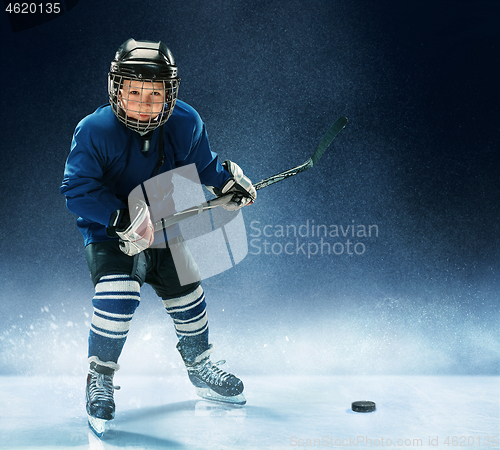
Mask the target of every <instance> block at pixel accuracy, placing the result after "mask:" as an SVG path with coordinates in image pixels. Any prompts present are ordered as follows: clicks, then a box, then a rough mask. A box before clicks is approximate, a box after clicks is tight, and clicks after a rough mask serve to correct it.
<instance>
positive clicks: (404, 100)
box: [0, 0, 500, 375]
mask: <svg viewBox="0 0 500 450" xmlns="http://www.w3.org/2000/svg"><path fill="white" fill-rule="evenodd" d="M72 3H75V2H72ZM73 6H74V7H73V8H72V9H71V10H69V9H70V8H69V7H68V10H69V11H68V12H66V13H64V14H62V15H61V16H60V17H57V18H55V19H54V20H51V21H49V22H46V23H44V24H41V25H39V26H34V27H32V28H29V29H25V30H22V31H18V32H13V31H12V28H11V27H10V23H9V18H8V16H7V14H6V13H5V12H3V13H2V15H1V20H2V44H1V66H2V72H1V77H2V86H3V94H2V95H1V96H0V97H1V114H2V120H1V122H0V126H1V135H2V150H1V152H2V153H1V154H2V164H1V168H0V171H1V192H2V200H1V202H2V204H1V217H2V219H1V229H2V239H1V244H0V245H1V248H0V252H1V258H0V280H1V302H0V373H3V374H38V373H50V372H54V371H62V372H68V373H74V372H78V373H79V372H81V371H84V370H85V369H86V362H85V356H86V338H87V334H88V324H89V321H90V316H91V311H92V309H91V298H92V295H93V289H92V284H91V282H90V279H89V276H88V271H87V267H86V263H85V259H84V255H83V243H82V239H81V236H80V234H79V233H78V231H77V229H76V225H75V217H73V216H72V215H71V214H70V213H69V212H68V211H67V210H66V208H65V205H64V198H63V197H62V196H61V195H60V194H59V192H58V188H59V185H60V182H61V179H62V172H63V168H64V162H65V158H66V156H67V154H68V151H69V146H70V142H71V136H72V133H73V130H74V128H75V126H76V124H77V123H78V121H79V120H80V119H81V118H83V117H84V116H85V115H87V114H90V113H92V112H93V111H94V110H95V109H96V108H97V107H98V106H99V105H101V104H105V103H106V102H107V72H108V69H109V64H110V61H111V59H112V58H113V56H114V52H115V51H116V49H117V48H118V46H119V45H120V44H121V43H122V42H123V41H125V40H126V39H128V38H129V37H134V38H136V39H149V40H162V41H164V42H165V43H166V44H167V45H168V46H169V47H170V49H171V50H172V52H173V54H174V56H175V58H176V62H177V64H178V67H179V74H180V77H181V79H182V81H181V86H180V94H179V98H181V99H182V100H184V101H186V102H187V103H189V104H191V105H192V106H193V107H194V108H196V109H197V110H198V112H199V113H200V115H201V116H202V118H203V119H204V121H205V123H206V125H207V128H208V132H209V137H210V140H211V143H212V148H213V150H214V151H216V152H218V153H219V154H220V156H221V158H222V159H231V160H233V161H235V162H237V163H238V164H239V165H240V166H241V167H242V168H243V169H244V171H245V173H246V174H247V175H248V176H249V177H250V178H251V179H252V180H254V181H258V180H260V179H262V178H265V177H268V176H270V175H273V174H275V173H277V172H281V171H282V170H284V169H288V168H290V167H293V166H295V165H297V164H299V163H301V162H303V161H304V160H305V159H307V158H308V157H309V155H310V154H311V153H312V151H313V150H314V148H315V147H316V145H317V143H318V142H319V141H320V139H321V138H322V136H323V134H324V133H325V132H326V131H327V129H328V128H329V126H330V125H331V124H332V123H333V121H334V120H335V119H336V118H337V117H338V116H340V115H345V116H347V117H348V118H349V123H348V125H347V126H346V128H345V129H344V130H343V131H342V132H341V133H340V134H339V136H338V137H337V139H336V140H335V141H334V143H333V145H332V147H331V148H330V149H329V150H328V152H327V153H326V154H325V155H324V156H323V158H322V160H321V162H320V164H319V165H318V166H317V167H315V168H314V169H313V170H311V171H308V172H305V173H303V174H300V175H298V176H297V177H294V178H291V179H289V180H285V181H283V182H282V183H279V184H276V185H274V186H270V187H268V188H266V189H264V190H261V191H259V197H258V200H257V202H256V203H255V204H254V205H252V206H251V207H248V208H245V209H244V211H243V215H244V218H245V223H246V226H247V232H248V234H249V243H250V241H251V239H256V237H255V234H257V232H256V231H255V228H256V227H257V228H260V229H261V230H262V229H263V227H264V226H266V225H269V226H270V227H268V228H267V230H271V229H272V230H276V229H278V228H279V226H284V227H286V226H287V225H290V226H295V227H296V228H299V227H300V226H301V225H305V224H307V223H310V224H312V223H313V222H312V221H314V223H315V224H325V225H327V226H328V227H330V226H331V225H342V226H344V228H345V227H347V226H348V225H352V224H355V225H359V224H362V225H365V226H368V225H374V224H375V225H377V227H378V236H372V237H370V238H354V239H352V241H353V242H362V243H363V245H364V246H365V247H364V249H365V251H364V252H363V254H362V255H347V254H346V253H345V252H344V254H342V255H338V256H337V255H333V254H330V255H327V254H323V255H321V254H317V255H312V256H311V257H310V258H308V257H307V255H303V254H302V253H301V252H300V251H299V252H297V254H293V255H287V254H285V253H284V252H280V251H279V249H280V248H281V247H280V245H281V246H283V245H284V244H286V243H287V242H296V241H295V238H282V237H278V236H271V237H268V238H267V240H268V242H269V245H273V244H275V245H274V247H272V248H273V249H274V251H270V254H265V253H264V248H263V247H262V245H263V244H262V241H260V243H257V242H258V241H254V245H253V246H252V245H251V246H250V247H249V251H250V253H249V254H248V256H247V257H246V258H245V260H244V261H243V262H241V263H240V264H238V265H237V266H236V267H235V268H233V269H232V270H230V271H228V272H225V273H223V274H221V275H218V276H216V277H213V278H211V279H208V280H206V281H205V283H204V287H205V290H206V292H207V301H208V305H209V306H208V308H209V320H210V323H211V336H212V341H213V342H214V344H215V346H216V349H217V350H216V351H217V353H218V354H220V355H221V356H223V357H224V358H227V359H228V362H230V364H231V365H232V366H231V367H232V368H233V369H234V370H236V371H239V373H255V374H261V375H266V374H268V373H288V374H301V373H308V374H336V373H339V374H345V373H356V374H358V373H363V374H409V373H411V374H489V375H491V374H498V373H499V367H500V365H499V328H500V327H499V295H498V294H499V283H498V269H499V240H500V239H499V236H500V230H499V204H500V203H499V200H500V198H499V193H500V192H499V190H500V189H499V183H498V174H499V159H500V158H499V151H498V132H499V119H500V113H499V107H498V99H499V83H498V79H497V77H498V73H497V69H498V67H499V55H500V33H499V27H498V25H497V23H496V22H497V21H496V18H497V17H498V16H499V13H500V4H499V3H498V2H495V1H441V0H437V1H433V2H429V1H407V2H397V1H377V2H373V1H360V0H358V1H345V0H338V1H334V0H329V1H326V0H323V1H319V0H318V1H305V0H302V1H293V0H290V1H289V0H287V1H284V0H277V1H251V2H249V1H222V0H214V1H210V2H202V1H192V0H186V1H183V2H173V1H165V2H152V1H147V0H146V1H141V2H140V3H139V2H131V1H122V2H120V3H119V5H118V4H117V3H114V4H112V2H98V1H95V0H87V1H82V2H79V3H78V4H76V5H73ZM256 221H258V222H256ZM308 221H309V222H308ZM252 223H253V225H254V226H253V228H252V227H251V224H252ZM252 233H253V234H254V236H252ZM260 238H261V239H263V236H261V237H260ZM327 240H328V242H329V243H330V244H331V245H333V244H334V243H336V242H345V238H338V239H337V238H330V237H329V238H327ZM300 242H301V243H306V244H305V245H306V246H307V243H316V244H319V242H320V241H319V239H318V238H317V237H316V236H311V235H309V236H307V237H304V238H300ZM256 246H259V248H260V249H261V251H260V254H256V253H259V252H258V251H257V247H256ZM289 248H290V247H289ZM306 248H307V247H306ZM358 248H361V247H358ZM278 253H279V254H278ZM142 293H143V297H142V301H141V304H142V306H141V308H139V310H138V311H137V313H136V317H135V318H134V322H133V324H132V329H131V332H130V336H129V342H128V343H127V345H126V347H125V351H124V354H123V356H122V361H121V362H122V365H125V367H127V370H128V371H132V372H133V371H134V370H135V371H137V372H140V373H144V372H146V373H150V372H151V373H165V372H168V371H172V370H177V369H178V367H179V360H178V355H176V354H175V350H174V345H175V335H174V332H173V327H172V325H171V323H170V320H169V319H168V317H167V315H166V313H165V312H164V311H162V308H161V303H160V302H158V301H157V300H156V298H155V295H154V293H153V291H152V290H151V289H150V288H148V287H144V288H143V290H142ZM176 368H177V369H176Z"/></svg>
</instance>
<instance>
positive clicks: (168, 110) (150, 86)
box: [108, 73, 180, 135]
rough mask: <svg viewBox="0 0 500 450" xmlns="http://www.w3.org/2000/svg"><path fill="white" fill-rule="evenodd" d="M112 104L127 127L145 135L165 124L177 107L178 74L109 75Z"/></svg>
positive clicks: (116, 113)
mask: <svg viewBox="0 0 500 450" xmlns="http://www.w3.org/2000/svg"><path fill="white" fill-rule="evenodd" d="M108 77H109V81H108V92H109V102H110V104H111V108H112V110H113V112H114V114H115V115H116V117H117V118H118V120H119V121H120V122H122V123H123V124H124V125H125V126H126V127H127V128H129V129H131V130H133V131H136V132H137V133H139V134H141V135H144V134H147V133H149V132H151V131H153V130H154V129H156V128H158V127H159V126H161V125H163V124H164V123H165V122H166V121H167V120H168V118H169V117H170V115H171V114H172V111H173V110H174V106H175V102H176V101H177V93H178V90H179V82H180V79H179V78H173V79H169V80H155V79H142V78H131V77H125V76H123V75H118V74H115V73H109V75H108Z"/></svg>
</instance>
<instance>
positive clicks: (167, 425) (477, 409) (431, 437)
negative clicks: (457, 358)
mask: <svg viewBox="0 0 500 450" xmlns="http://www.w3.org/2000/svg"><path fill="white" fill-rule="evenodd" d="M242 378H243V380H244V382H245V385H246V389H245V395H246V398H247V404H246V405H245V406H244V407H232V406H225V405H220V404H216V403H211V402H208V401H205V400H201V399H199V398H198V397H197V396H196V395H195V391H194V388H193V387H192V386H191V384H190V383H189V381H188V379H187V377H180V376H175V377H164V378H160V377H153V376H150V377H133V376H127V375H126V374H121V373H118V374H117V375H116V377H115V382H116V383H117V384H120V385H121V387H122V389H121V390H120V391H118V392H116V393H115V400H116V403H117V412H116V418H115V420H113V421H111V422H110V423H109V429H108V431H107V434H106V435H105V437H104V438H103V440H102V441H100V440H98V439H97V438H96V437H95V436H94V435H93V434H92V433H90V432H89V429H88V426H87V418H86V413H85V407H84V396H83V386H84V375H83V374H82V377H60V378H52V377H51V378H46V377H33V378H27V377H20V376H19V377H1V378H0V399H1V400H0V404H1V409H0V448H1V449H9V450H14V449H15V450H22V449H30V450H34V449H57V450H62V449H73V450H77V449H90V450H102V449H117V448H124V449H129V448H133V449H170V448H185V449H285V448H349V447H390V448H393V449H398V448H401V449H403V448H404V449H408V448H448V449H450V448H467V449H473V448H474V449H484V448H488V449H493V448H497V449H498V448H499V446H498V435H499V394H500V378H499V377H486V376H485V377H481V376H477V377H471V376H441V377H439V376H376V377H369V376H364V377H354V376H353V377H350V376H324V377H303V376H302V377H298V376H296V377H286V376H283V377H262V376H261V377H257V376H250V377H242ZM355 400H373V401H375V402H376V403H377V411H376V412H374V413H366V414H362V413H354V412H352V411H351V410H350V405H351V403H352V401H355ZM494 436H496V438H494ZM454 437H455V440H454V441H453V439H454ZM488 438H489V439H490V441H489V445H488V441H487V439H488ZM447 439H448V441H447ZM495 439H496V442H497V443H496V445H494V444H495ZM446 442H448V444H446ZM453 442H455V445H453ZM389 444H390V445H389ZM436 444H437V445H436ZM460 444H462V445H460Z"/></svg>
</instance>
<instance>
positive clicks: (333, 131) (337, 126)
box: [154, 116, 347, 231]
mask: <svg viewBox="0 0 500 450" xmlns="http://www.w3.org/2000/svg"><path fill="white" fill-rule="evenodd" d="M346 124H347V118H346V117H344V116H340V117H339V118H338V119H337V120H336V121H335V123H334V124H333V125H332V126H331V127H330V129H329V130H328V131H327V132H326V134H325V135H324V136H323V139H321V142H320V143H319V144H318V146H317V147H316V150H314V153H313V154H312V155H311V157H310V158H309V159H308V160H307V161H306V162H304V163H303V164H301V165H299V166H297V167H294V168H293V169H289V170H285V171H284V172H280V173H278V174H276V175H273V176H272V177H269V178H265V179H264V180H261V181H259V182H258V183H255V184H254V187H255V190H257V191H258V190H259V189H262V188H265V187H267V186H270V185H271V184H274V183H277V182H278V181H281V180H284V179H286V178H289V177H292V176H294V175H297V174H298V173H300V172H304V171H305V170H307V169H310V168H311V167H314V165H315V164H316V163H317V162H318V160H319V159H320V158H321V157H322V156H323V153H325V151H326V149H327V148H328V147H329V145H330V144H331V143H332V141H333V140H334V139H335V137H336V136H337V134H339V133H340V131H341V130H342V128H344V127H345V126H346ZM232 197H233V194H232V193H231V194H226V195H223V196H221V197H217V198H214V199H213V200H209V201H208V202H204V203H201V204H200V205H198V206H193V207H192V208H187V209H185V210H183V211H180V212H178V213H175V214H173V215H171V216H170V217H167V218H165V219H160V220H158V221H156V222H155V223H154V229H155V231H159V230H162V229H165V228H167V227H169V226H172V225H174V224H176V223H177V222H180V221H181V220H184V219H188V218H189V217H193V216H196V215H198V214H201V213H202V212H204V211H208V210H209V209H212V208H216V207H217V206H221V205H225V204H226V203H228V202H229V201H230V200H231V198H232Z"/></svg>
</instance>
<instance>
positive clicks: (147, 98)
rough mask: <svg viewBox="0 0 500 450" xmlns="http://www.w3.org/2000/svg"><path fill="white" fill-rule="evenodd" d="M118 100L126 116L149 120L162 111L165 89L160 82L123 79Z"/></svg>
mask: <svg viewBox="0 0 500 450" xmlns="http://www.w3.org/2000/svg"><path fill="white" fill-rule="evenodd" d="M119 100H120V102H121V105H122V107H123V109H124V111H125V113H126V114H127V117H129V118H131V119H135V120H139V121H141V122H149V121H151V120H154V119H156V117H158V114H160V113H161V112H162V111H163V106H164V104H165V89H164V86H163V83H162V82H152V81H139V80H125V81H124V83H123V87H122V89H120V94H119Z"/></svg>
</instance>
